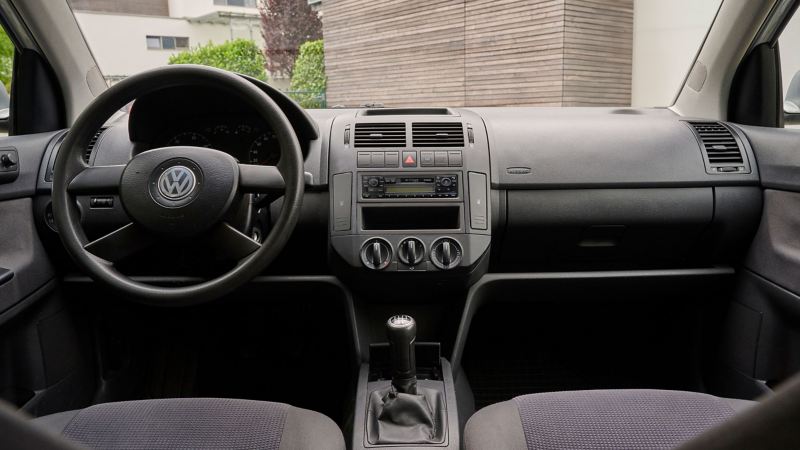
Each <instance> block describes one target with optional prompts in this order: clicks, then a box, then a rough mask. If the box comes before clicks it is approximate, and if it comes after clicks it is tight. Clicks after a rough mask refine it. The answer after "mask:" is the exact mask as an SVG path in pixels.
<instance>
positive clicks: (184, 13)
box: [169, 0, 258, 18]
mask: <svg viewBox="0 0 800 450" xmlns="http://www.w3.org/2000/svg"><path fill="white" fill-rule="evenodd" d="M214 11H228V12H234V13H240V14H243V13H246V14H257V13H258V9H257V8H245V7H242V6H224V5H215V4H214V0H169V15H170V16H172V17H192V18H194V17H200V16H204V15H206V14H209V13H212V12H214Z"/></svg>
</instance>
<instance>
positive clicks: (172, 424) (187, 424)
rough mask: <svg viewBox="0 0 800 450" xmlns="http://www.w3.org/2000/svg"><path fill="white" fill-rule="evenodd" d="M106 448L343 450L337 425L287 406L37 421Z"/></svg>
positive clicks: (106, 412) (150, 410)
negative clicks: (303, 449) (304, 449)
mask: <svg viewBox="0 0 800 450" xmlns="http://www.w3.org/2000/svg"><path fill="white" fill-rule="evenodd" d="M34 423H35V424H37V425H38V426H41V427H44V428H47V429H49V430H52V431H56V432H58V433H60V434H62V435H63V436H65V437H66V438H67V439H69V440H70V441H72V442H75V443H77V444H79V445H82V446H85V447H88V448H102V449H123V448H124V449H153V450H158V449H234V448H236V449H242V448H247V449H276V450H277V449H288V448H291V449H300V448H313V449H337V450H339V449H343V448H344V439H343V437H342V434H341V431H340V430H339V428H338V427H337V426H336V424H335V423H334V422H333V421H332V420H330V419H329V418H327V417H325V416H324V415H322V414H319V413H316V412H313V411H309V410H305V409H300V408H295V407H292V406H289V405H286V404H283V403H272V402H262V401H255V400H241V399H216V398H182V399H158V400H140V401H129V402H118V403H104V404H99V405H95V406H91V407H89V408H86V409H82V410H78V411H69V412H64V413H59V414H53V415H51V416H45V417H41V418H39V419H35V420H34Z"/></svg>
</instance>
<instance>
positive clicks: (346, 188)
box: [333, 172, 353, 231]
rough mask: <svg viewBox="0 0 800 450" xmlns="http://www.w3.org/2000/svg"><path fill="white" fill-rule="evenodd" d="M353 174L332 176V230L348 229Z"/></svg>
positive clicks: (351, 203)
mask: <svg viewBox="0 0 800 450" xmlns="http://www.w3.org/2000/svg"><path fill="white" fill-rule="evenodd" d="M352 195H353V174H352V173H350V172H347V173H337V174H336V175H334V176H333V229H334V230H335V231H348V230H349V229H350V226H351V224H350V208H352V207H353V199H352Z"/></svg>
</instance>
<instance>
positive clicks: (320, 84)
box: [291, 39, 328, 108]
mask: <svg viewBox="0 0 800 450" xmlns="http://www.w3.org/2000/svg"><path fill="white" fill-rule="evenodd" d="M327 84H328V78H327V77H326V76H325V48H324V46H323V45H322V39H317V40H316V41H308V42H306V43H304V44H303V45H301V46H300V51H299V53H298V55H297V61H296V62H295V63H294V70H293V71H292V84H291V90H292V91H295V92H294V98H295V100H297V101H298V102H299V103H300V105H302V106H303V107H304V108H323V107H325V103H324V99H325V97H324V96H325V89H326V87H327Z"/></svg>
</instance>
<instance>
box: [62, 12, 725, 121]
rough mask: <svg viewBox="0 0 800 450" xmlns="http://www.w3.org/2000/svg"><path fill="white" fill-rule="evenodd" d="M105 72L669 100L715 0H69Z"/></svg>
mask: <svg viewBox="0 0 800 450" xmlns="http://www.w3.org/2000/svg"><path fill="white" fill-rule="evenodd" d="M68 1H69V3H70V5H71V6H72V9H73V12H74V14H75V18H76V20H77V22H78V24H79V25H80V27H81V29H82V31H83V34H84V36H85V38H86V41H87V42H88V44H89V47H90V48H91V50H92V53H93V54H94V56H95V59H96V60H97V63H98V65H99V67H100V70H101V72H102V73H103V74H104V76H105V78H106V80H107V82H108V83H109V84H113V83H115V82H117V81H119V80H121V79H123V78H125V77H127V76H130V75H133V74H135V73H137V72H140V71H143V70H146V69H150V68H154V67H158V66H161V65H165V64H186V63H191V64H204V65H210V66H215V67H220V68H223V69H228V70H232V71H236V72H241V73H244V74H248V75H252V76H254V77H256V78H260V79H262V80H265V81H266V82H268V83H269V84H271V85H273V86H275V87H276V88H278V89H280V90H281V91H284V92H285V93H287V94H288V95H289V96H291V97H293V98H294V99H295V100H297V101H298V102H300V104H301V105H303V106H304V107H306V108H330V107H350V106H450V107H460V106H667V105H670V104H672V101H673V99H674V96H675V94H676V92H677V90H678V88H679V87H680V86H681V84H682V82H683V79H684V77H685V75H686V73H687V72H688V70H689V67H690V65H691V64H692V61H693V60H694V57H695V55H696V52H697V50H698V48H699V47H700V44H701V43H702V40H703V38H704V36H705V34H706V32H707V30H708V28H709V26H710V24H711V22H712V21H713V19H714V16H715V14H716V11H717V9H718V8H719V4H720V2H721V0H671V1H668V2H667V1H663V0H603V1H600V0H563V1H546V0H527V1H522V0H520V1H513V0H496V1H495V0H436V1H431V0H126V1H108V0H68Z"/></svg>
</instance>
